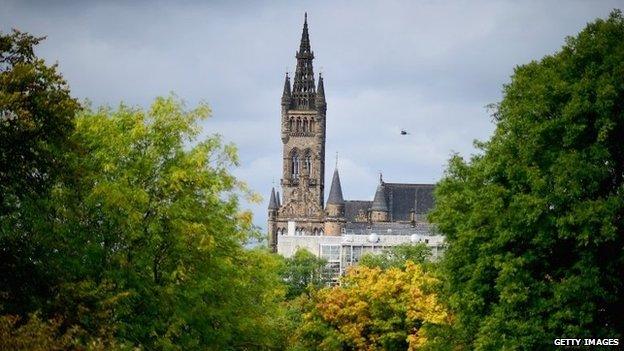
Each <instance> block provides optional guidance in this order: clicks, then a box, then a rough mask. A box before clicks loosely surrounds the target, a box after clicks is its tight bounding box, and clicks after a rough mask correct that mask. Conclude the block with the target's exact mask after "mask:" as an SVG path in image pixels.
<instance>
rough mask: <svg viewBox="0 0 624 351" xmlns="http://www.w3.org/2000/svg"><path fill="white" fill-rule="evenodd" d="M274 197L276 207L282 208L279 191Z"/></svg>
mask: <svg viewBox="0 0 624 351" xmlns="http://www.w3.org/2000/svg"><path fill="white" fill-rule="evenodd" d="M275 197H276V198H277V207H282V200H281V197H280V193H279V191H278V192H277V195H275Z"/></svg>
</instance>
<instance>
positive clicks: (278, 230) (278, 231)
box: [277, 228, 282, 236]
mask: <svg viewBox="0 0 624 351" xmlns="http://www.w3.org/2000/svg"><path fill="white" fill-rule="evenodd" d="M277 235H278V236H279V235H282V229H281V228H277Z"/></svg>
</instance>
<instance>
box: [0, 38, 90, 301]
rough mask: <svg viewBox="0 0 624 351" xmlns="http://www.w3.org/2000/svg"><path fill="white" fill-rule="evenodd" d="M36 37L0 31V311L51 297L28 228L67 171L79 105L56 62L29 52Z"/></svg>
mask: <svg viewBox="0 0 624 351" xmlns="http://www.w3.org/2000/svg"><path fill="white" fill-rule="evenodd" d="M41 40H43V38H36V37H34V36H32V35H29V34H26V33H22V32H19V31H17V30H14V31H13V32H12V33H11V34H2V33H0V313H1V312H9V313H23V312H24V311H34V310H35V309H36V308H37V307H38V305H37V302H36V301H35V300H36V298H34V297H35V296H41V295H47V296H50V295H52V294H53V292H52V291H51V286H52V285H53V284H54V283H53V282H54V281H56V276H55V273H56V272H55V270H54V267H49V266H48V267H46V266H44V265H42V259H43V257H45V256H47V255H50V254H51V249H50V248H49V247H47V246H46V243H47V240H46V238H42V237H41V236H39V235H38V234H37V233H34V232H33V231H32V230H31V228H30V223H31V222H33V221H38V220H39V221H45V220H47V219H48V218H46V217H45V215H44V214H45V213H46V212H47V208H48V206H49V201H48V200H49V196H50V191H51V189H52V187H53V185H54V184H55V183H57V182H58V181H59V180H60V179H61V178H64V177H66V176H69V175H70V174H71V172H70V170H69V166H68V160H67V157H66V156H67V155H68V153H69V152H70V150H71V142H70V137H71V134H72V132H73V127H74V118H75V114H76V113H77V112H78V110H79V108H80V107H79V104H78V103H77V101H76V100H75V99H74V98H72V97H71V96H70V92H69V88H68V86H67V84H66V82H65V81H64V80H63V78H62V76H61V75H60V74H59V73H58V72H57V67H56V65H53V66H47V65H46V64H45V62H44V61H43V60H42V59H40V58H38V57H37V56H36V55H35V53H34V48H35V46H36V45H37V44H38V43H39V42H40V41H41ZM47 239H52V240H54V239H53V238H47Z"/></svg>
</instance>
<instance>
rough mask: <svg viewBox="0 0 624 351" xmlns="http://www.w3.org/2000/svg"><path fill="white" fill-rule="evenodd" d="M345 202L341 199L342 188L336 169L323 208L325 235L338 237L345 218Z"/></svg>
mask: <svg viewBox="0 0 624 351" xmlns="http://www.w3.org/2000/svg"><path fill="white" fill-rule="evenodd" d="M344 211H345V202H344V198H343V197H342V186H341V185H340V176H339V175H338V169H336V170H334V176H333V178H332V184H331V189H330V190H329V197H328V198H327V204H326V206H325V213H326V215H327V217H326V218H325V234H326V235H340V234H341V233H342V228H343V227H344V223H345V218H344Z"/></svg>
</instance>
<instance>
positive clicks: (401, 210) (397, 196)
mask: <svg viewBox="0 0 624 351" xmlns="http://www.w3.org/2000/svg"><path fill="white" fill-rule="evenodd" d="M379 188H381V189H383V194H384V196H383V198H385V203H386V206H387V208H388V210H389V212H390V222H396V221H402V222H408V221H410V220H411V218H410V217H411V212H412V211H415V213H416V215H417V218H422V217H423V216H422V215H425V214H426V213H427V212H429V210H431V208H433V189H434V188H435V185H433V184H404V183H383V185H380V186H379V187H378V190H379ZM377 200H379V201H382V197H381V195H380V196H379V198H378V196H377V192H376V194H375V201H377ZM373 206H374V202H373V201H359V200H346V201H345V219H346V221H347V222H357V221H356V217H357V215H358V213H359V212H360V210H362V211H364V213H366V212H367V211H369V210H371V208H372V207H373ZM419 215H421V216H419Z"/></svg>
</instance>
